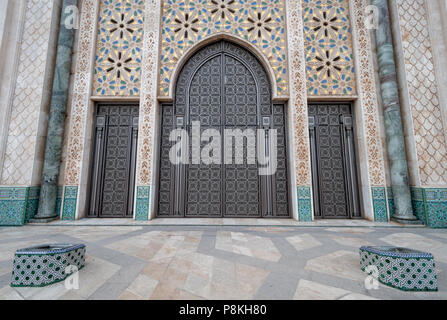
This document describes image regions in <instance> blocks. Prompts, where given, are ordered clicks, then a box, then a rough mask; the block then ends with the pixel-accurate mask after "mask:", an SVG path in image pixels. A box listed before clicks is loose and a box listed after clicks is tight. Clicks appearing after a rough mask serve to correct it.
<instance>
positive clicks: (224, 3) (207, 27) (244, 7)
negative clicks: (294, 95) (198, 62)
mask: <svg viewBox="0 0 447 320" xmlns="http://www.w3.org/2000/svg"><path fill="white" fill-rule="evenodd" d="M162 23H163V26H162V35H161V40H162V48H161V64H162V68H161V71H160V79H159V83H160V92H159V95H160V96H169V88H170V85H171V83H172V81H174V79H172V77H173V71H174V69H175V68H176V66H177V64H178V62H179V60H180V59H181V58H182V56H183V55H184V53H185V52H186V51H187V50H188V49H190V48H192V47H193V46H194V44H196V43H198V42H200V41H201V40H204V39H206V38H208V37H210V36H212V35H214V34H218V33H222V34H229V35H232V36H235V37H237V38H240V39H242V40H244V41H247V42H249V43H251V44H252V45H254V46H256V47H257V48H258V49H259V50H260V51H261V52H262V54H263V55H264V58H265V59H266V60H267V61H268V62H269V64H270V67H271V68H272V69H273V72H274V74H275V78H276V79H275V80H276V90H277V95H278V96H281V95H287V94H288V85H287V81H288V70H287V52H286V50H287V49H286V32H285V23H286V22H285V12H284V1H283V0H271V1H265V0H164V1H163V20H162Z"/></svg>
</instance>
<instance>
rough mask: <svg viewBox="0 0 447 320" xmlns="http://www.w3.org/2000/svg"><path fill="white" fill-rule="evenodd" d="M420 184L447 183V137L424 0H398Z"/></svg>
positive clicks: (437, 184)
mask: <svg viewBox="0 0 447 320" xmlns="http://www.w3.org/2000/svg"><path fill="white" fill-rule="evenodd" d="M396 3H397V6H398V13H399V22H400V28H401V33H402V39H403V40H402V47H403V55H404V59H405V69H406V77H407V79H406V80H407V85H408V93H409V98H410V105H411V114H412V118H413V127H414V132H413V134H414V137H415V144H416V152H417V158H418V159H417V160H418V165H419V176H420V185H422V186H432V185H436V186H443V185H447V141H446V135H445V130H447V128H445V127H443V123H442V121H440V119H441V118H442V111H441V105H440V102H439V88H438V86H437V84H436V71H435V65H434V61H433V50H432V45H431V42H430V30H429V25H428V18H427V17H428V12H427V8H426V1H425V0H397V1H396Z"/></svg>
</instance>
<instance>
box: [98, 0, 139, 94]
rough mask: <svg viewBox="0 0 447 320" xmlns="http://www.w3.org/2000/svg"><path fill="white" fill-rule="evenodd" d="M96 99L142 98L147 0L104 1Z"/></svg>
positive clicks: (101, 7)
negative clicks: (142, 63) (138, 96)
mask: <svg viewBox="0 0 447 320" xmlns="http://www.w3.org/2000/svg"><path fill="white" fill-rule="evenodd" d="M99 11H100V14H99V16H100V17H99V26H98V37H97V42H96V63H95V69H94V78H93V95H97V96H135V95H139V94H140V85H141V61H142V46H143V44H142V42H143V23H144V0H101V3H100V9H99Z"/></svg>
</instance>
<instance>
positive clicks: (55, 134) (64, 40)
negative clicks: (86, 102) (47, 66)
mask: <svg viewBox="0 0 447 320" xmlns="http://www.w3.org/2000/svg"><path fill="white" fill-rule="evenodd" d="M76 5H77V0H63V2H62V11H61V21H60V27H59V40H58V45H57V55H56V66H55V70H54V79H53V91H52V96H51V106H50V119H49V123H48V131H47V138H46V148H45V161H44V167H43V173H42V181H41V184H42V185H41V191H40V199H39V210H38V212H37V215H36V216H35V217H34V219H33V220H32V222H48V221H51V220H54V219H57V218H58V213H57V212H56V200H57V199H56V198H57V189H58V178H59V170H60V165H61V156H62V143H63V138H64V127H65V113H66V109H67V101H68V90H69V84H70V69H71V59H72V53H73V39H74V34H75V30H74V29H72V28H70V29H67V28H66V25H65V22H66V20H67V18H68V15H69V14H73V12H71V11H68V13H66V9H67V7H68V6H76Z"/></svg>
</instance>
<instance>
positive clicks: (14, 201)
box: [0, 187, 40, 226]
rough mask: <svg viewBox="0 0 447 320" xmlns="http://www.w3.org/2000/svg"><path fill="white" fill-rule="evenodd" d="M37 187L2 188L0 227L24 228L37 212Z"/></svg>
mask: <svg viewBox="0 0 447 320" xmlns="http://www.w3.org/2000/svg"><path fill="white" fill-rule="evenodd" d="M39 189H40V188H37V187H32V188H29V187H1V188H0V226H22V225H24V224H26V223H27V222H28V221H29V219H31V218H32V217H33V216H34V215H35V214H36V212H37V208H38V201H39V200H38V199H39Z"/></svg>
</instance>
